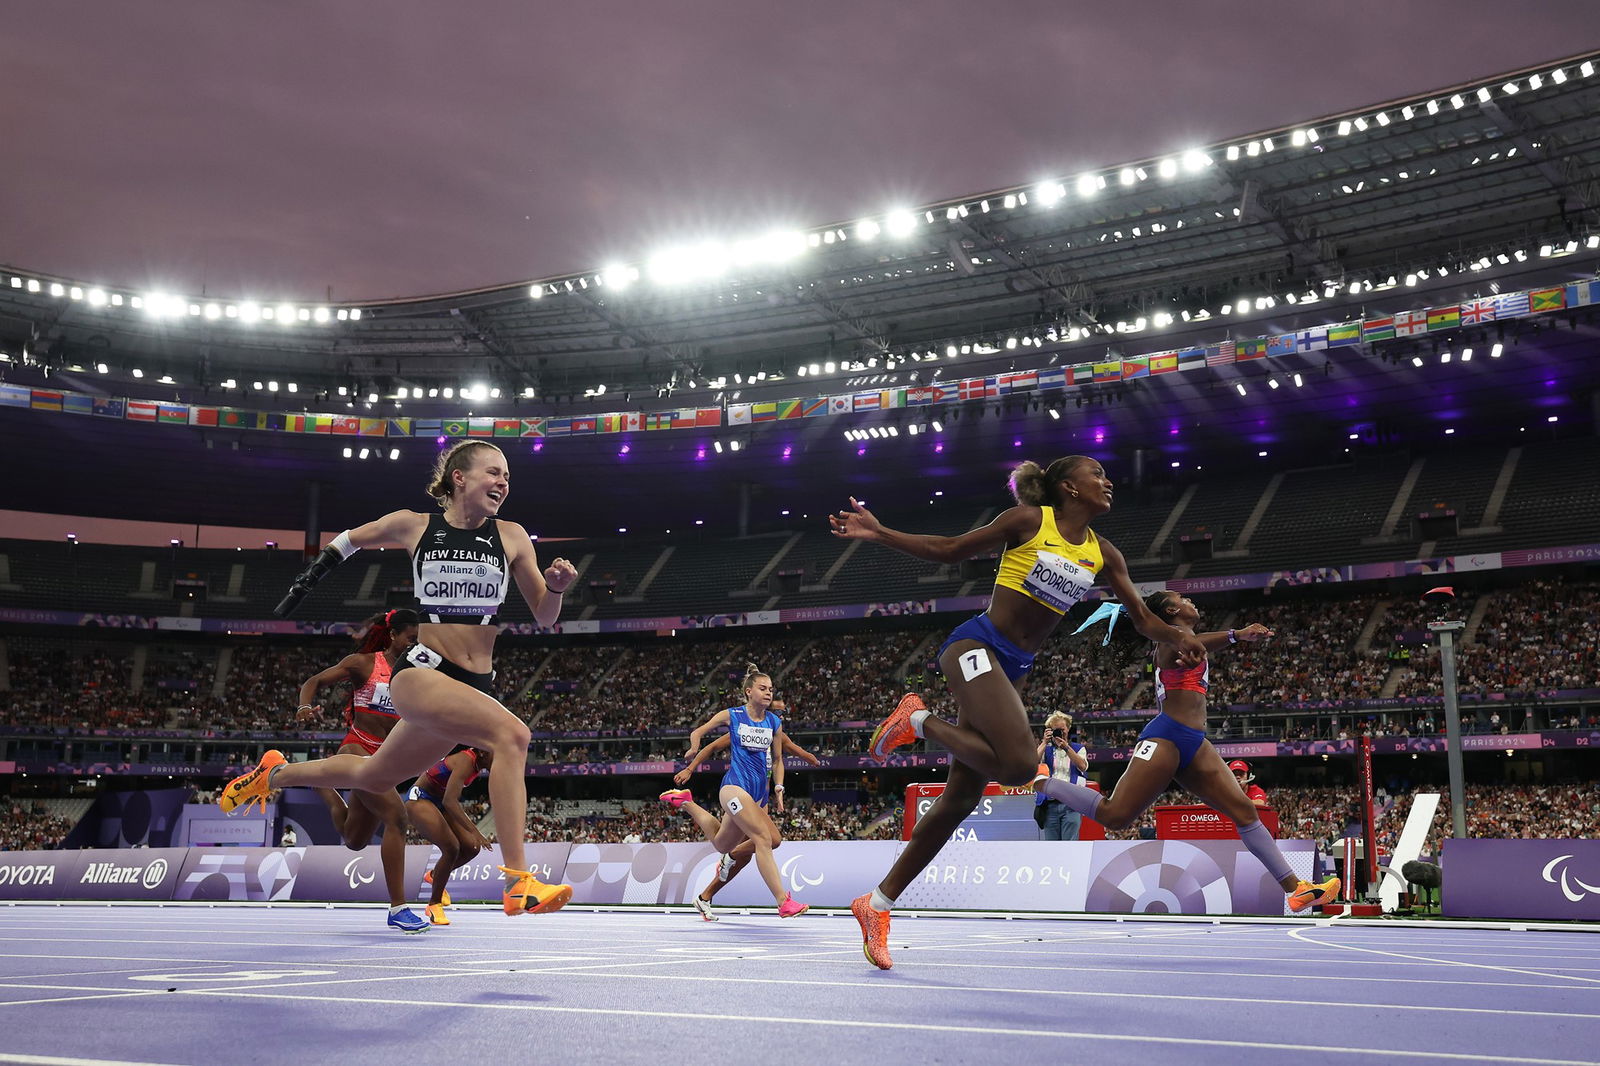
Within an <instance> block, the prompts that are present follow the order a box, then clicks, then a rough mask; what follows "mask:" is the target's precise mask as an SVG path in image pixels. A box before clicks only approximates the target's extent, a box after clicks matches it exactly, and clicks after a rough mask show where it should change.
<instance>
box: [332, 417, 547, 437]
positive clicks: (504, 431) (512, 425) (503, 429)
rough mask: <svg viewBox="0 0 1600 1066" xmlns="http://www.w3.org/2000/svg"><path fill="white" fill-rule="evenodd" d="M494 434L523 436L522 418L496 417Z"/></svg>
mask: <svg viewBox="0 0 1600 1066" xmlns="http://www.w3.org/2000/svg"><path fill="white" fill-rule="evenodd" d="M365 424H366V423H365V421H363V423H362V425H365ZM494 435H495V436H497V437H520V436H522V419H520V418H497V419H495V420H494Z"/></svg>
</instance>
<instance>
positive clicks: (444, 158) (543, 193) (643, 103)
mask: <svg viewBox="0 0 1600 1066" xmlns="http://www.w3.org/2000/svg"><path fill="white" fill-rule="evenodd" d="M7 22H8V25H7V26H6V29H5V32H4V33H3V34H0V144H3V145H4V148H5V153H6V170H5V179H4V184H3V187H0V262H4V263H7V264H9V265H12V266H18V267H24V268H28V269H34V270H39V271H43V272H48V273H54V274H61V275H66V276H68V277H73V278H77V279H82V280H89V281H94V282H99V283H104V284H118V285H130V286H135V287H162V288H169V289H172V290H175V291H185V292H197V291H198V290H199V289H200V288H201V287H202V286H204V287H205V288H206V290H207V291H208V292H210V293H212V294H215V295H220V296H224V297H232V298H247V297H248V298H262V299H271V298H276V297H295V298H301V299H308V298H309V299H317V298H321V297H323V296H324V295H325V293H326V291H327V290H328V289H330V288H331V291H332V293H333V296H334V298H336V299H361V298H375V297H381V296H391V295H418V294H422V293H428V292H441V291H452V290H457V289H466V288H471V287H475V286H481V285H492V284H497V283H504V282H512V281H518V280H522V279H526V278H530V277H536V276H540V275H547V274H554V273H560V272H565V271H572V270H581V269H586V268H592V267H599V266H602V265H605V264H606V263H608V262H612V261H621V260H630V259H631V260H638V259H642V258H644V257H645V256H647V255H648V254H649V253H650V252H651V251H653V250H654V249H657V248H659V247H662V246H664V245H666V244H669V243H678V242H681V241H692V240H695V239H703V238H707V237H739V236H747V235H754V234H756V233H759V232H762V231H764V230H767V229H771V228H774V227H777V226H781V225H785V224H787V225H791V226H793V225H815V224H820V223H823V222H827V221H833V220H838V219H849V218H854V217H857V216H860V215H863V214H873V213H878V212H881V211H883V210H885V209H887V208H889V207H891V206H895V205H899V204H909V203H914V202H917V201H923V200H933V199H940V198H945V197H953V196H959V195H962V194H966V193H973V192H978V191H981V190H985V189H989V188H994V187H997V186H1002V185H1010V184H1017V183H1022V182H1030V181H1034V180H1037V179H1039V178H1042V177H1046V176H1052V175H1071V174H1075V173H1077V172H1078V171H1079V170H1080V169H1083V168H1085V167H1090V166H1097V165H1104V164H1111V163H1116V162H1119V161H1122V160H1126V159H1131V158H1140V157H1145V156H1150V155H1155V154H1158V153H1163V152H1167V151H1171V150H1174V149H1181V148H1183V147H1186V146H1189V145H1192V144H1197V143H1205V142H1210V141H1214V140H1219V139H1222V138H1225V137H1229V136H1233V135H1237V134H1241V133H1246V132H1250V131H1253V130H1258V129H1263V128H1267V127H1272V126H1277V125H1282V124H1287V123H1292V122H1296V121H1299V120H1303V119H1308V118H1311V117H1314V116H1317V115H1321V114H1326V113H1329V112H1333V111H1340V110H1344V109H1346V108H1350V107H1357V106H1360V105H1363V104H1371V103H1377V102H1380V101H1383V100H1387V99H1391V98H1393V97H1396V96H1399V95H1404V94H1408V93H1412V92H1422V91H1426V90H1428V89H1431V88H1437V87H1440V86H1444V85H1447V84H1452V83H1455V82H1460V81H1467V80H1471V79H1473V78H1477V77H1481V76H1485V75H1489V74H1493V73H1497V72H1500V71H1502V70H1508V69H1512V68H1515V67H1520V66H1524V65H1529V64H1534V63H1539V62H1542V61H1546V60H1551V59H1556V58H1560V57H1563V56H1566V55H1570V54H1573V53H1575V52H1578V51H1581V50H1585V49H1590V48H1595V47H1600V18H1596V16H1595V8H1594V0H1540V2H1537V3H1528V4H1506V3H1503V2H1480V0H1447V2H1444V0H1434V2H1429V3H1421V2H1408V0H1382V2H1374V0H1358V2H1335V3H1328V4H1309V3H1304V2H1302V0H1271V2H1266V0H1263V2H1240V0H1233V2H1198V0H1182V2H1179V0H1146V2H1144V3H1092V4H1091V3H1066V2H1057V3H1048V2H1036V0H1015V2H1006V0H999V2H996V3H988V4H981V3H972V2H963V3H956V2H950V0H918V2H914V3H901V4H892V5H891V4H887V3H879V2H874V0H867V2H866V3H861V2H859V0H856V2H849V3H845V2H836V0H810V2H807V3H793V4H782V5H779V4H771V3H764V2H760V0H755V2H749V3H735V2H731V0H726V2H709V0H673V2H654V0H648V2H647V0H634V2H632V3H626V4H624V3H610V2H606V0H596V2H594V3H589V4H573V5H552V4H528V3H526V2H517V0H467V2H465V3H458V4H457V3H439V2H437V0H387V2H385V3H366V4H353V3H342V4H312V3H308V2H305V0H282V2H276V3H241V2H238V0H220V2H219V0H205V2H195V0H160V2H158V3H145V4H129V3H107V2H103V0H102V2H100V3H90V4H36V5H31V6H30V7H28V9H27V10H26V12H25V13H21V14H20V17H13V18H11V19H8V20H7Z"/></svg>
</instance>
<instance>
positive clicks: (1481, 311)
mask: <svg viewBox="0 0 1600 1066" xmlns="http://www.w3.org/2000/svg"><path fill="white" fill-rule="evenodd" d="M1496 308H1497V305H1496V303H1495V300H1494V297H1492V296H1491V297H1488V298H1487V299H1483V300H1467V301H1464V302H1463V303H1462V305H1461V324H1462V325H1463V326H1475V325H1477V324H1478V323H1480V322H1493V321H1494V320H1495V313H1496Z"/></svg>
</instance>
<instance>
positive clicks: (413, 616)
mask: <svg viewBox="0 0 1600 1066" xmlns="http://www.w3.org/2000/svg"><path fill="white" fill-rule="evenodd" d="M418 621H419V619H418V617H417V613H416V612H415V611H409V610H404V609H401V610H396V611H389V612H387V613H386V614H382V615H379V616H378V617H376V618H374V619H372V620H370V621H369V622H368V623H367V629H366V632H365V633H364V634H363V636H362V640H361V646H360V648H359V649H358V650H357V651H356V652H355V653H354V654H353V655H346V656H345V657H344V658H343V659H341V660H340V661H339V663H338V665H337V666H332V667H329V668H328V669H326V670H324V671H322V673H320V674H317V675H316V676H315V677H309V678H307V679H306V681H305V683H304V684H302V685H301V686H300V706H299V708H298V710H296V712H295V721H296V722H301V723H304V722H310V721H313V720H315V719H316V718H317V717H318V716H319V715H321V713H322V705H321V704H319V703H318V702H317V693H318V692H319V691H321V690H322V689H323V688H326V687H328V686H330V685H337V684H340V683H348V684H349V685H350V686H351V691H350V699H349V701H348V702H347V703H346V704H345V709H344V721H345V735H344V739H343V740H342V741H340V743H339V752H340V754H350V755H371V754H373V753H374V752H376V751H377V750H378V748H379V747H380V746H381V745H382V744H383V740H384V738H385V737H387V736H388V735H389V731H390V730H391V729H393V728H394V725H395V723H396V722H397V721H399V716H398V715H396V714H395V709H394V703H393V701H392V700H390V699H389V678H390V676H391V675H392V673H393V672H394V664H395V663H396V662H399V661H400V658H401V656H403V655H405V653H406V652H407V651H409V650H410V649H411V646H412V645H413V644H415V643H416V642H417V623H418ZM316 792H317V795H319V796H321V797H322V801H323V802H324V803H326V804H327V805H328V813H329V814H330V815H331V816H332V817H333V824H334V828H336V829H338V830H339V836H340V838H341V839H342V840H343V841H344V846H345V847H347V848H349V849H350V850H352V851H360V850H361V849H363V848H365V847H366V846H367V845H368V844H370V843H371V842H372V834H373V832H374V831H375V830H376V829H377V828H378V825H379V823H380V822H381V823H382V825H383V842H382V843H381V844H380V845H379V855H380V857H381V858H382V860H383V883H384V887H385V888H387V889H388V890H389V924H390V925H391V926H393V927H394V928H396V929H403V930H405V931H406V932H408V933H420V932H422V931H423V930H425V929H427V927H428V923H427V922H426V921H425V920H424V919H423V918H421V917H419V916H418V915H417V914H416V913H414V912H413V911H412V910H411V909H410V908H409V907H407V906H406V809H405V804H403V803H402V802H401V801H400V794H399V793H397V792H395V791H394V790H393V789H390V790H389V791H387V792H362V791H358V790H356V789H351V790H350V803H349V805H348V806H346V805H345V801H344V799H343V797H341V796H340V795H339V793H338V792H336V791H334V790H333V789H331V788H319V789H317V790H316Z"/></svg>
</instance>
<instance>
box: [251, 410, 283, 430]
mask: <svg viewBox="0 0 1600 1066" xmlns="http://www.w3.org/2000/svg"><path fill="white" fill-rule="evenodd" d="M256 417H257V419H259V420H260V425H258V426H256V427H255V428H256V429H271V430H275V431H277V432H279V433H281V432H283V427H284V426H286V425H288V423H289V416H288V415H285V414H281V413H277V412H268V413H266V414H261V415H257V416H256Z"/></svg>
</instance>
